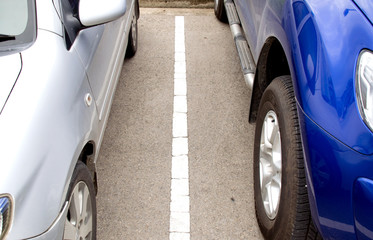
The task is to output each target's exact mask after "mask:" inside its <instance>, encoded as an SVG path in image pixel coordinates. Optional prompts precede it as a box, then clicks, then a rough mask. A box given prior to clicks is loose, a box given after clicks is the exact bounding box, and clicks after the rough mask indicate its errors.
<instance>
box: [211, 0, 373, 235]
mask: <svg viewBox="0 0 373 240" xmlns="http://www.w3.org/2000/svg"><path fill="white" fill-rule="evenodd" d="M215 15H216V16H217V18H218V19H219V20H221V21H223V22H229V25H230V28H231V31H232V34H233V37H234V41H235V43H236V46H237V51H238V53H239V56H240V60H241V66H242V70H243V74H244V79H245V81H246V83H247V85H248V88H249V90H250V91H249V92H250V96H249V97H250V99H251V104H250V111H249V112H250V115H249V121H250V123H255V124H256V130H255V140H254V141H255V144H254V158H253V162H254V192H255V208H256V217H257V221H258V224H259V227H260V229H261V231H262V234H263V236H264V237H265V238H266V239H373V155H372V154H373V132H372V131H373V51H372V50H373V26H372V24H373V1H371V0H322V1H320V0H250V1H249V0H225V1H224V0H215Z"/></svg>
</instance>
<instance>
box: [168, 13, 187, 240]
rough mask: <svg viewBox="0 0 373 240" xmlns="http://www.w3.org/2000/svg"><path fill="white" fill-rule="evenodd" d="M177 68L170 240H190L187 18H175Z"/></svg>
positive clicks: (175, 77) (175, 75)
mask: <svg viewBox="0 0 373 240" xmlns="http://www.w3.org/2000/svg"><path fill="white" fill-rule="evenodd" d="M174 66H175V74H174V113H173V122H172V137H173V139H172V169H171V174H172V179H171V202H170V240H190V213H189V206H190V200H189V170H188V169H189V167H188V166H189V163H188V161H189V160H188V152H189V149H188V148H189V147H188V122H187V119H188V117H187V116H188V115H187V112H188V106H187V84H186V61H185V36H184V17H183V16H176V17H175V65H174Z"/></svg>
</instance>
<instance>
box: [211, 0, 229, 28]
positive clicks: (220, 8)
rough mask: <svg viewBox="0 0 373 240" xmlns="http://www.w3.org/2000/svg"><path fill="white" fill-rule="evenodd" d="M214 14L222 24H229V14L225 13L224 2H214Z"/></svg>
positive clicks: (218, 0) (222, 0)
mask: <svg viewBox="0 0 373 240" xmlns="http://www.w3.org/2000/svg"><path fill="white" fill-rule="evenodd" d="M214 12H215V16H216V17H217V19H219V20H220V21H221V22H223V23H227V22H228V18H227V13H226V12H225V6H224V0H215V1H214Z"/></svg>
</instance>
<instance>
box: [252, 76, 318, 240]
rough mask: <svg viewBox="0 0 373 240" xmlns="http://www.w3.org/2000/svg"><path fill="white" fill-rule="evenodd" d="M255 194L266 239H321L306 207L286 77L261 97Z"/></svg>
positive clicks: (298, 138)
mask: <svg viewBox="0 0 373 240" xmlns="http://www.w3.org/2000/svg"><path fill="white" fill-rule="evenodd" d="M254 193H255V209H256V215H257V220H258V224H259V227H260V229H261V231H262V233H263V235H264V237H265V238H266V239H306V238H307V237H308V238H307V239H318V238H320V237H319V236H318V234H317V232H316V234H315V231H314V229H315V228H314V227H313V225H312V219H311V214H310V210H309V203H308V195H307V186H306V178H305V172H304V162H303V151H302V142H301V136H300V129H299V123H298V116H297V108H296V102H295V98H294V93H293V88H292V81H291V77H290V76H281V77H277V78H275V79H274V80H273V81H272V83H271V84H270V85H269V86H268V87H267V89H266V90H265V92H264V94H263V96H262V99H261V102H260V106H259V112H258V117H257V121H256V130H255V143H254ZM310 235H312V236H310Z"/></svg>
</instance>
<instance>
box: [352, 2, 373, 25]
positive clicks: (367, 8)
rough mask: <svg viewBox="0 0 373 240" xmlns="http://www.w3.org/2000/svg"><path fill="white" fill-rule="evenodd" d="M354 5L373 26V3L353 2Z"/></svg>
mask: <svg viewBox="0 0 373 240" xmlns="http://www.w3.org/2000/svg"><path fill="white" fill-rule="evenodd" d="M353 1H354V2H355V3H356V5H357V6H358V7H359V8H360V9H361V11H363V13H364V14H365V16H366V17H367V18H368V19H369V21H370V22H371V23H372V24H373V1H372V0H353Z"/></svg>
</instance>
